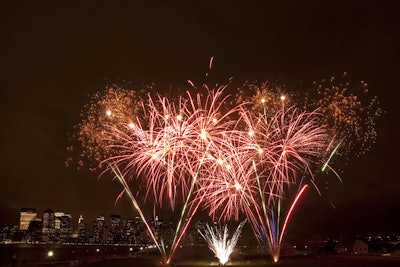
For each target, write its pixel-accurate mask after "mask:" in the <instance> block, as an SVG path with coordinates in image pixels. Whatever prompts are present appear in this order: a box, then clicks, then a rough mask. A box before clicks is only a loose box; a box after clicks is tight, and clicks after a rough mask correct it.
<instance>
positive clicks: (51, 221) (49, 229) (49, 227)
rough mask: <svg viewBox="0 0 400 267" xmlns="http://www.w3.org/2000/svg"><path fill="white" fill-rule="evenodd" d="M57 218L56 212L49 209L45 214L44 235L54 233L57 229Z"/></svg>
mask: <svg viewBox="0 0 400 267" xmlns="http://www.w3.org/2000/svg"><path fill="white" fill-rule="evenodd" d="M55 219H56V217H55V214H54V211H52V210H51V209H47V210H45V211H44V212H43V233H44V234H46V233H53V232H54V229H55V223H56V221H55Z"/></svg>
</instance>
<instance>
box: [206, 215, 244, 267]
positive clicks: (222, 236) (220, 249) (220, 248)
mask: <svg viewBox="0 0 400 267" xmlns="http://www.w3.org/2000/svg"><path fill="white" fill-rule="evenodd" d="M246 221H247V219H246V220H244V221H242V222H241V223H240V224H239V226H238V227H237V229H236V231H235V233H234V234H233V235H232V238H231V239H229V232H228V226H227V225H226V224H225V226H224V227H221V226H214V227H211V226H210V225H208V224H206V226H205V227H204V228H203V229H199V230H198V232H199V233H200V235H201V236H202V237H203V238H204V240H206V242H207V244H208V247H209V248H210V249H211V250H212V251H213V252H214V254H215V257H217V258H218V260H219V263H220V264H222V265H225V264H226V263H227V262H228V261H229V256H230V255H231V253H232V252H233V249H234V248H235V246H236V244H237V241H238V239H239V236H240V234H241V233H242V229H243V226H244V224H245V223H246Z"/></svg>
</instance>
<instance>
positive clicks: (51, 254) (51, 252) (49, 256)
mask: <svg viewBox="0 0 400 267" xmlns="http://www.w3.org/2000/svg"><path fill="white" fill-rule="evenodd" d="M53 256H54V252H53V251H52V250H49V252H47V257H48V258H49V260H50V265H51V264H52V262H51V259H52V258H53Z"/></svg>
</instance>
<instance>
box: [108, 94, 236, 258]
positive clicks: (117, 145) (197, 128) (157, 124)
mask: <svg viewBox="0 0 400 267" xmlns="http://www.w3.org/2000/svg"><path fill="white" fill-rule="evenodd" d="M223 89H224V88H223V87H222V88H219V89H217V90H208V92H207V95H206V97H202V96H201V95H200V94H197V95H195V96H192V95H191V94H190V93H189V92H188V93H187V97H186V98H183V97H180V98H179V99H178V100H177V101H176V102H170V101H169V100H168V99H167V98H166V97H162V96H157V97H156V99H154V98H153V97H151V96H150V95H149V96H148V101H147V102H146V103H145V104H143V114H144V116H143V117H141V118H139V117H137V118H136V121H134V122H129V123H125V124H124V127H122V128H121V127H114V126H111V127H110V130H109V136H111V138H109V139H108V140H107V142H108V143H110V144H111V145H110V149H112V150H116V151H118V153H117V154H116V155H115V156H111V157H109V158H108V159H106V161H105V162H106V163H107V164H109V165H110V166H114V168H117V169H118V172H119V173H120V174H121V175H120V176H121V177H119V180H121V179H122V180H124V183H126V184H128V182H129V181H131V180H134V181H136V182H137V183H138V184H139V186H141V188H144V191H145V192H146V198H153V200H154V205H155V206H156V205H157V206H159V207H160V208H162V206H163V205H165V204H164V202H165V200H168V203H169V205H168V206H169V208H171V210H172V211H174V210H175V209H176V207H177V202H179V203H183V206H182V210H181V215H180V220H179V222H178V225H177V229H176V236H175V237H174V240H173V242H172V245H171V248H172V249H171V251H170V255H169V257H168V260H167V262H169V261H170V260H171V258H172V256H173V253H174V251H175V249H176V247H177V245H178V243H179V241H180V240H181V238H182V236H183V235H184V231H186V229H187V225H188V224H189V223H190V220H191V218H192V217H193V215H194V213H195V212H196V210H197V208H198V205H199V204H200V203H197V204H196V205H194V202H192V201H190V199H192V197H193V193H194V192H196V190H194V189H195V186H196V183H197V179H198V176H199V172H200V170H201V169H202V164H203V161H205V158H206V157H208V154H209V151H211V150H215V149H214V148H213V147H215V146H217V145H218V144H220V143H222V142H223V140H224V139H225V136H226V135H227V134H228V132H229V131H230V130H229V129H230V128H232V125H233V124H234V121H232V120H227V119H226V118H227V117H228V116H229V115H231V114H233V113H234V112H235V111H236V110H235V108H234V109H231V110H229V111H227V112H225V113H223V112H222V108H221V107H222V105H223V103H224V102H225V99H226V97H223V95H222V92H223ZM121 129H122V130H121Z"/></svg>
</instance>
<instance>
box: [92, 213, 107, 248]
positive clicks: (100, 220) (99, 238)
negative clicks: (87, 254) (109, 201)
mask: <svg viewBox="0 0 400 267" xmlns="http://www.w3.org/2000/svg"><path fill="white" fill-rule="evenodd" d="M104 231H105V222H104V216H98V217H97V218H96V220H95V221H94V222H93V237H94V242H96V243H103V241H104Z"/></svg>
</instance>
